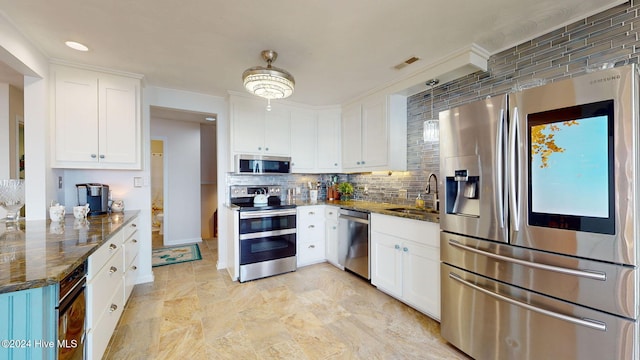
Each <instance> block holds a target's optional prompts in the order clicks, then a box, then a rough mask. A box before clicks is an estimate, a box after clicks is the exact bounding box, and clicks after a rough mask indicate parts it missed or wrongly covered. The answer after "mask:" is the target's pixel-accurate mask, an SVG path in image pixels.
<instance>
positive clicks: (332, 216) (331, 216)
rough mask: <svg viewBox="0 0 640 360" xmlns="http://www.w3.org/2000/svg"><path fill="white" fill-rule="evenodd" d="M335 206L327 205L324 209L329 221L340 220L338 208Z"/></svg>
mask: <svg viewBox="0 0 640 360" xmlns="http://www.w3.org/2000/svg"><path fill="white" fill-rule="evenodd" d="M339 209H340V208H337V207H335V206H327V207H325V209H324V217H325V219H326V220H327V221H338V210H339Z"/></svg>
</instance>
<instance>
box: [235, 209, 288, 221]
mask: <svg viewBox="0 0 640 360" xmlns="http://www.w3.org/2000/svg"><path fill="white" fill-rule="evenodd" d="M295 214H296V209H284V210H258V211H240V219H261V218H268V217H274V216H287V215H295Z"/></svg>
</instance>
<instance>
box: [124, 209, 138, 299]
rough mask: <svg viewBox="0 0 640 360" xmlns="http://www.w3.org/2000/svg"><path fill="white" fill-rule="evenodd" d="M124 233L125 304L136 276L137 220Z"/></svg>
mask: <svg viewBox="0 0 640 360" xmlns="http://www.w3.org/2000/svg"><path fill="white" fill-rule="evenodd" d="M122 231H124V256H123V263H122V265H123V266H122V269H123V271H124V275H123V276H124V303H125V304H126V303H127V300H129V296H131V292H132V291H133V287H134V285H135V284H136V279H137V276H138V258H139V257H138V252H140V240H139V236H138V219H137V218H136V219H134V220H133V221H132V222H131V223H129V224H128V225H127V226H126V227H125V228H124V229H123V230H122Z"/></svg>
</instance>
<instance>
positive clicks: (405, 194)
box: [398, 189, 407, 200]
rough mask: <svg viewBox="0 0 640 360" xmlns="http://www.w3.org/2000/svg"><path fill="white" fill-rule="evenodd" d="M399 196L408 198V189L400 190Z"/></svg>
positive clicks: (404, 198)
mask: <svg viewBox="0 0 640 360" xmlns="http://www.w3.org/2000/svg"><path fill="white" fill-rule="evenodd" d="M398 198H399V199H403V200H406V199H407V189H400V190H398Z"/></svg>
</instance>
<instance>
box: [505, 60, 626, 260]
mask: <svg viewBox="0 0 640 360" xmlns="http://www.w3.org/2000/svg"><path fill="white" fill-rule="evenodd" d="M637 83H638V81H637V72H636V68H635V66H628V67H621V68H614V69H609V70H605V71H599V72H594V73H590V74H586V75H584V76H580V77H576V78H574V79H570V80H565V81H560V82H556V83H552V84H548V85H545V86H541V87H537V88H532V89H528V90H524V91H522V92H518V93H515V94H513V95H512V96H510V97H509V99H510V116H511V119H510V124H509V149H510V153H509V156H508V158H509V160H508V161H509V175H510V177H509V188H510V189H511V191H510V194H509V196H510V197H509V208H510V211H511V214H510V220H511V226H510V231H511V239H512V243H513V244H515V245H520V246H525V247H528V248H533V249H539V250H545V251H550V252H555V253H560V254H567V255H572V256H579V257H584V258H588V259H595V260H602V261H608V262H614V263H618V264H628V265H638V259H637V254H636V246H634V239H635V238H636V237H637V235H636V230H635V226H634V219H635V218H636V213H637V209H635V201H636V200H635V199H636V194H635V189H636V187H637V181H638V180H637V179H638V174H637V171H638V169H637V167H636V162H637V160H636V155H635V154H636V153H637V152H638V145H637V144H638V129H637V123H638V119H637V116H638V104H637V103H638V101H637V94H638V92H637V90H638V89H637V86H638V85H637Z"/></svg>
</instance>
